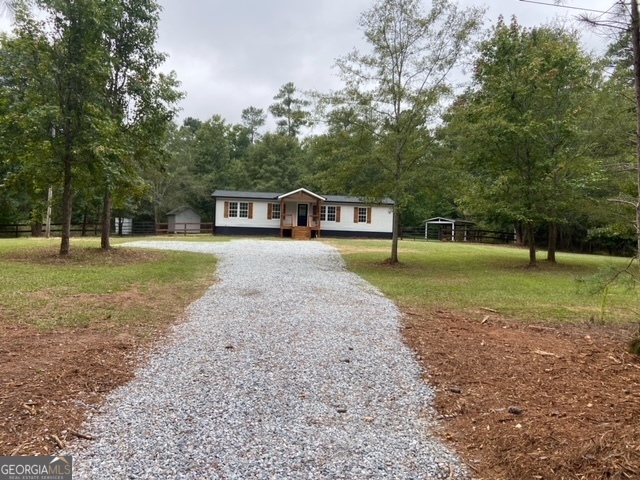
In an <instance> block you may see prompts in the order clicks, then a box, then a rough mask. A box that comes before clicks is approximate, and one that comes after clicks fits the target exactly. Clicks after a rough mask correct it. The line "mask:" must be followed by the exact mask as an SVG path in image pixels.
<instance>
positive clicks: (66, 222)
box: [60, 152, 73, 256]
mask: <svg viewBox="0 0 640 480" xmlns="http://www.w3.org/2000/svg"><path fill="white" fill-rule="evenodd" d="M72 202H73V193H72V191H71V155H70V154H69V152H66V153H65V157H64V183H63V188H62V233H61V240H60V255H63V256H64V255H69V251H70V250H71V209H72Z"/></svg>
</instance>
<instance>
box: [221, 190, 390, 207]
mask: <svg viewBox="0 0 640 480" xmlns="http://www.w3.org/2000/svg"><path fill="white" fill-rule="evenodd" d="M280 195H282V193H273V192H240V191H235V190H216V191H215V192H213V194H212V195H211V196H212V197H223V198H248V199H256V200H275V199H277V198H278V197H279V196H280ZM322 196H323V197H324V198H326V199H327V201H326V203H359V204H366V203H367V202H365V201H363V200H362V199H360V198H358V197H345V196H342V195H322ZM374 203H380V204H381V205H393V200H391V199H388V198H384V199H382V201H381V202H374Z"/></svg>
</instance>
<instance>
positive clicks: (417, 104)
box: [0, 0, 638, 265]
mask: <svg viewBox="0 0 640 480" xmlns="http://www.w3.org/2000/svg"><path fill="white" fill-rule="evenodd" d="M623 3H624V2H622V3H620V6H621V8H620V9H619V10H616V9H612V10H611V12H610V15H614V16H615V20H616V21H617V22H618V24H619V25H622V26H623V27H622V28H617V29H615V30H614V33H615V34H614V35H612V37H611V44H610V48H609V50H608V52H607V53H606V55H604V56H603V57H596V56H594V55H593V54H591V53H589V52H586V51H585V49H584V48H583V47H582V45H581V43H580V37H579V32H578V31H575V30H572V29H571V28H569V27H566V26H561V25H542V26H539V27H536V28H525V27H523V26H521V25H520V24H518V21H517V19H515V18H512V19H510V20H505V19H501V20H500V21H499V22H498V23H497V24H496V25H495V26H493V27H492V28H491V29H489V30H488V31H486V30H485V31H483V12H482V11H481V10H478V9H462V8H460V7H458V6H457V5H456V4H455V3H453V2H450V1H448V0H436V1H434V2H433V5H432V8H431V10H430V11H426V10H425V9H424V5H423V2H420V1H418V0H379V1H377V2H375V4H374V6H373V7H372V8H371V9H370V10H368V11H366V12H364V13H363V14H362V16H361V20H360V27H361V30H362V32H363V34H364V36H365V38H366V39H367V42H368V45H369V48H368V49H367V50H366V51H353V52H351V53H349V54H347V55H345V56H344V57H342V58H340V59H338V61H337V63H336V67H337V71H338V72H339V74H340V76H341V79H342V80H343V84H344V88H343V89H341V90H340V91H337V92H300V91H299V90H298V89H297V88H296V86H295V85H294V84H293V83H291V82H289V83H285V84H284V85H283V86H282V87H281V88H280V90H279V91H278V92H274V101H273V103H272V104H271V105H263V106H247V107H246V108H245V109H244V110H242V115H241V119H242V120H241V123H239V124H233V123H229V122H228V121H227V120H226V119H224V118H222V117H221V116H219V115H215V114H213V115H212V116H211V117H210V118H209V119H205V120H202V119H196V118H186V119H184V120H183V121H182V122H181V123H180V124H177V123H175V122H174V119H175V117H176V113H177V104H178V102H179V100H180V99H181V97H182V95H183V94H182V93H181V92H180V91H179V84H178V82H177V80H176V77H175V76H174V75H169V76H165V75H161V74H159V73H157V68H158V66H159V65H161V64H162V62H163V61H164V55H163V54H162V53H160V52H157V51H156V49H155V43H156V37H157V22H158V16H159V7H158V4H157V3H156V2H153V1H147V0H144V1H143V0H125V1H116V0H113V1H107V2H104V1H103V2H98V1H97V0H80V1H75V2H67V1H63V0H39V1H38V2H36V3H35V4H28V3H23V2H13V4H14V12H15V15H14V31H13V33H12V34H11V35H4V36H3V37H2V38H1V40H0V78H1V79H2V81H1V83H0V133H1V134H2V136H3V142H2V146H1V147H0V148H2V161H1V163H0V177H1V179H2V180H1V181H0V183H1V184H2V186H1V188H0V223H24V222H31V223H38V222H42V221H43V216H44V213H45V211H46V209H47V191H48V189H49V187H52V190H53V199H54V203H53V221H54V222H60V223H62V224H63V225H71V223H74V224H81V223H86V221H87V219H89V221H90V222H102V223H103V225H108V224H109V223H110V222H111V213H112V212H113V214H114V216H117V217H120V218H123V217H126V218H131V217H133V218H136V219H139V220H148V221H153V222H155V223H160V222H163V221H165V219H166V213H167V212H168V211H170V210H172V209H174V208H177V207H181V206H184V205H189V206H190V207H192V208H194V209H195V210H196V211H197V212H198V213H200V214H201V215H202V218H203V221H210V220H211V219H212V218H211V216H212V207H211V198H210V196H211V193H212V192H213V191H214V190H216V189H228V190H246V191H291V190H293V189H295V188H299V187H301V186H303V187H305V188H308V189H311V190H316V191H322V192H323V193H325V194H342V195H352V196H358V197H361V198H364V199H368V200H371V201H375V200H376V199H380V198H383V197H388V198H391V199H393V200H394V201H395V209H396V212H395V213H396V215H395V233H396V235H395V241H394V245H393V247H392V252H391V261H393V262H395V261H397V260H398V256H397V238H398V237H399V233H400V227H401V226H404V227H419V226H420V225H422V224H423V222H424V221H425V220H426V219H427V218H431V217H434V216H444V217H447V218H464V219H468V220H473V221H474V222H475V223H476V225H477V228H478V229H480V230H482V229H484V230H492V231H515V232H516V236H517V238H518V240H519V241H520V242H521V243H528V244H529V246H530V262H531V264H532V265H533V264H535V263H536V261H537V256H536V242H535V241H534V239H535V238H539V237H540V236H541V235H544V236H546V238H547V242H546V243H547V247H548V248H547V249H548V254H547V260H549V261H550V262H554V261H555V250H556V248H557V246H558V245H559V246H560V247H562V248H568V249H572V248H574V249H579V248H580V246H581V245H585V244H586V243H589V244H590V245H591V247H590V250H594V249H595V251H601V252H615V253H625V252H628V251H630V250H632V249H633V248H634V244H635V242H636V241H637V238H638V237H637V231H636V226H635V207H636V205H637V203H638V201H637V198H638V193H637V192H638V176H637V168H636V158H635V151H636V145H637V141H636V140H637V134H636V130H637V118H636V110H637V109H636V106H635V101H634V98H635V95H634V87H635V85H636V83H635V77H634V71H633V65H634V59H633V51H634V48H633V47H634V45H635V44H634V41H633V39H634V38H637V37H638V36H637V35H635V36H634V35H633V33H634V32H635V30H634V29H633V28H632V24H633V22H632V20H633V18H632V17H633V16H632V15H630V14H629V12H633V11H636V12H637V4H636V2H635V1H633V2H631V3H630V4H625V5H623ZM35 7H37V8H38V9H39V11H41V12H42V14H43V15H39V16H37V18H36V17H35V16H34V14H33V13H32V10H33V9H34V8H35ZM622 7H626V8H622ZM634 9H635V10H634ZM612 18H614V17H612ZM89 19H95V21H89ZM635 28H636V29H637V25H636V26H635ZM480 39H482V40H481V41H480ZM463 61H464V62H471V63H472V65H473V70H472V71H473V75H472V77H471V79H470V81H469V83H468V85H467V87H466V89H465V90H464V91H459V90H456V89H454V88H453V86H452V85H451V72H452V71H454V69H456V68H457V66H458V65H460V64H461V62H463ZM330 67H331V65H327V68H330ZM268 115H271V116H272V117H273V124H275V125H276V129H275V131H268V130H267V129H266V127H265V125H267V118H268ZM312 127H313V128H312ZM102 232H103V234H104V237H103V242H102V244H103V248H108V247H109V237H108V232H109V228H102ZM105 232H106V233H105ZM559 242H560V244H559ZM68 251H69V243H68V235H66V234H65V233H64V229H63V234H62V242H61V253H63V254H65V253H68Z"/></svg>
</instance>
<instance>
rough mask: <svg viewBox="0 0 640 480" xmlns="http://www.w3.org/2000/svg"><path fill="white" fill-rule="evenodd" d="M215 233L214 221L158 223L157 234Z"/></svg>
mask: <svg viewBox="0 0 640 480" xmlns="http://www.w3.org/2000/svg"><path fill="white" fill-rule="evenodd" d="M202 233H213V223H182V222H176V223H158V224H157V225H156V235H167V234H174V235H193V234H202Z"/></svg>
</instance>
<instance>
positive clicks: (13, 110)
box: [2, 0, 112, 255]
mask: <svg viewBox="0 0 640 480" xmlns="http://www.w3.org/2000/svg"><path fill="white" fill-rule="evenodd" d="M37 6H38V7H39V17H40V18H43V20H35V19H34V18H32V16H31V15H30V13H29V11H28V8H27V7H26V6H25V5H24V4H22V3H18V4H17V8H16V12H15V26H14V35H15V36H14V37H13V38H11V37H6V36H5V37H4V39H3V42H2V46H3V51H5V52H6V53H7V55H5V56H4V58H3V70H4V71H3V72H2V76H3V78H4V86H5V90H4V91H5V93H6V92H7V91H9V92H10V93H9V95H11V106H10V109H9V111H8V114H7V115H6V116H5V117H4V119H3V129H4V131H5V133H6V134H7V137H8V138H10V141H9V142H10V143H11V144H13V148H12V149H11V155H12V157H13V159H14V161H15V162H17V163H18V164H19V165H20V170H21V173H22V174H23V175H25V174H31V175H32V176H33V178H34V180H35V181H36V182H37V183H38V187H39V188H44V186H45V185H46V184H49V185H51V184H54V185H55V184H58V185H59V184H62V209H61V210H62V224H63V226H62V239H61V243H60V254H61V255H67V254H68V253H69V247H70V243H69V239H70V232H71V218H72V205H73V187H74V179H75V180H76V181H78V183H79V184H82V183H83V182H84V183H85V184H86V183H87V178H88V177H89V176H90V175H89V169H90V168H92V167H93V166H95V165H97V164H98V163H99V162H100V161H101V160H102V159H103V158H104V154H105V152H106V151H107V150H108V146H107V145H105V144H104V143H103V140H104V133H105V132H107V131H111V129H112V124H111V121H110V116H109V114H108V111H107V110H106V109H105V104H104V94H103V93H104V85H105V84H106V83H107V80H108V67H107V64H108V62H107V56H106V55H105V52H104V49H103V48H102V33H103V29H102V25H103V20H104V16H103V11H102V10H101V8H100V2H98V1H97V0H78V1H74V2H68V1H63V0H41V1H39V2H37ZM12 64H13V65H14V66H15V68H14V69H9V68H6V67H7V66H10V65H12Z"/></svg>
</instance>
